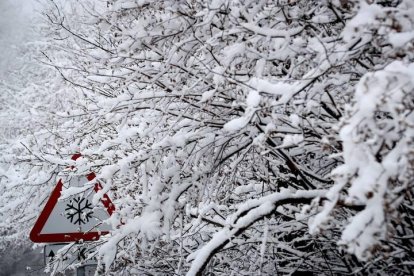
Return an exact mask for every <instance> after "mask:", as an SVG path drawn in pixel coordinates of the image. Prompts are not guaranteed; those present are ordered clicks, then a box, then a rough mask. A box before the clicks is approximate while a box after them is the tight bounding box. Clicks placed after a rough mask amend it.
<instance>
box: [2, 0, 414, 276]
mask: <svg viewBox="0 0 414 276" xmlns="http://www.w3.org/2000/svg"><path fill="white" fill-rule="evenodd" d="M374 2H375V3H368V2H366V1H356V0H355V1H328V0H326V1H316V0H315V1H259V0H257V1H248V0H246V1H242V0H239V1H231V0H229V1H225V0H213V1H197V0H187V1H181V0H180V1H172V0H171V1H168V0H166V1H145V0H142V1H132V0H118V1H112V0H110V1H99V0H88V1H84V0H82V1H76V0H71V1H68V0H66V1H58V0H51V1H49V2H48V3H47V4H48V5H47V9H46V10H45V13H44V17H45V19H47V25H46V26H45V28H44V31H45V32H48V33H47V35H48V37H49V39H50V41H49V44H48V46H47V47H48V48H47V49H46V50H45V51H43V52H42V54H43V55H44V58H43V61H44V62H45V63H46V64H48V65H50V66H52V67H54V68H55V69H56V71H57V72H58V73H59V78H57V79H59V80H63V82H64V86H63V89H67V90H64V91H65V93H66V94H65V95H68V96H69V95H70V100H67V101H66V102H65V104H63V105H62V107H61V108H59V109H54V110H56V112H53V114H51V115H50V116H52V117H53V118H54V119H53V123H52V122H51V123H50V124H53V125H54V128H53V129H52V128H50V129H49V132H48V133H49V134H50V136H47V137H44V136H45V135H44V134H37V135H35V137H37V140H30V141H31V142H30V141H27V143H26V144H25V147H27V150H30V153H28V152H26V153H25V154H28V156H27V157H20V158H19V159H18V160H15V163H14V164H13V167H16V168H19V170H21V171H23V172H24V173H25V174H24V177H22V178H21V179H18V180H16V179H13V180H8V179H5V180H4V181H5V183H9V184H8V185H11V186H10V187H8V186H7V187H8V188H7V191H10V190H12V192H10V194H11V196H10V197H6V201H8V202H10V201H11V202H13V204H14V205H13V207H14V208H16V209H17V210H22V208H23V209H24V208H27V202H24V201H23V200H22V202H18V201H16V200H18V199H19V198H20V199H21V194H19V189H28V188H27V186H28V187H31V186H30V185H27V183H29V182H30V180H32V179H36V183H39V181H38V179H40V178H41V177H39V175H36V174H35V173H34V171H32V170H33V168H37V169H39V168H41V170H42V171H43V176H44V177H46V179H47V181H46V182H47V183H48V185H45V184H46V182H45V183H43V184H40V183H39V184H37V185H38V186H36V187H38V188H36V190H35V192H34V193H31V194H27V193H26V194H25V196H27V197H28V198H31V197H33V196H35V195H36V194H37V193H38V194H43V197H42V198H44V197H45V194H46V193H47V191H48V189H50V187H51V186H53V184H54V183H55V180H56V174H55V173H56V172H57V171H58V170H59V169H61V168H62V166H67V165H73V162H72V163H70V162H69V161H66V160H67V159H69V156H70V155H71V154H72V153H75V152H79V151H80V152H81V153H82V155H83V158H81V159H79V160H78V161H77V162H76V166H77V168H78V169H79V171H78V172H86V171H90V170H92V171H95V172H97V174H98V179H100V181H101V182H102V183H103V187H104V189H103V192H109V193H110V194H111V196H112V197H113V198H114V201H115V202H116V206H117V212H116V215H114V217H113V218H112V219H111V222H112V223H113V225H114V229H115V230H114V231H113V232H112V233H111V235H110V236H107V237H105V238H102V239H101V240H100V241H99V242H97V246H98V247H97V248H98V249H97V253H96V254H97V255H98V256H99V259H100V260H101V264H105V270H106V271H107V273H115V274H116V275H119V273H121V272H125V273H130V274H139V275H146V274H148V275H153V274H156V275H158V274H165V275H174V274H177V275H181V274H185V273H188V275H197V274H203V273H204V274H205V275H253V274H255V275H256V274H269V275H291V274H292V273H295V272H296V271H307V272H309V273H310V272H313V273H315V274H320V275H343V274H352V273H354V274H361V275H366V274H367V273H374V272H375V273H381V271H382V272H383V273H384V274H386V275H391V274H392V275H405V274H408V275H409V274H410V273H411V272H410V271H411V270H412V269H413V265H412V264H413V254H412V249H413V238H412V237H413V234H414V233H413V210H412V195H413V194H412V193H413V189H412V183H413V166H414V152H413V143H414V115H413V112H412V111H413V108H414V91H413V90H414V74H413V72H414V70H413V69H414V65H412V63H411V62H412V61H413V57H414V51H413V50H414V49H413V38H414V32H413V30H414V29H413V24H414V16H413V14H414V4H412V3H411V1H374ZM50 93H51V92H50ZM62 101H63V99H62ZM42 135H43V136H42ZM39 139H41V140H42V142H41V143H40V144H36V143H35V141H39ZM23 152H24V151H23ZM21 155H23V153H22V154H21ZM36 165H37V166H36ZM45 170H47V171H45ZM44 181H45V180H43V182H44ZM40 182H42V181H40ZM11 183H13V184H11ZM22 184H23V185H22ZM22 186H24V188H22ZM10 198H16V199H12V200H10ZM2 200H3V201H4V199H3V198H2ZM39 203H40V201H39ZM0 206H1V205H0ZM8 206H9V207H10V203H3V207H2V208H6V209H7V208H8ZM9 209H10V208H8V209H7V210H9ZM9 213H10V215H9V217H16V214H14V213H12V212H9ZM28 218H31V217H30V215H28V214H27V213H25V215H24V216H23V217H22V218H21V219H20V220H16V221H17V222H19V223H21V221H22V220H27V219H28ZM119 221H122V225H121V226H120V227H119ZM30 223H32V220H30V221H27V222H25V223H23V225H25V226H24V227H28V225H30ZM24 227H23V228H21V229H27V228H24ZM309 230H310V231H309ZM102 269H103V268H102Z"/></svg>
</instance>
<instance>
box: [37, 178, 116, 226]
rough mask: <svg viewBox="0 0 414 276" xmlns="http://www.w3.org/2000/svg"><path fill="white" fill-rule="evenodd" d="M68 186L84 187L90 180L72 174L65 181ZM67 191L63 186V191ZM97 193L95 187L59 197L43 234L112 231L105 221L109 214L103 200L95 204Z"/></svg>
mask: <svg viewBox="0 0 414 276" xmlns="http://www.w3.org/2000/svg"><path fill="white" fill-rule="evenodd" d="M68 181H69V183H68ZM63 183H64V185H65V186H66V187H68V188H70V187H84V186H85V184H86V183H88V180H87V178H86V177H85V176H71V177H70V179H69V177H68V180H66V183H65V181H64V182H63ZM64 191H65V187H63V189H62V192H64ZM94 195H95V191H94V189H93V187H91V188H90V189H87V190H86V191H84V192H81V193H77V194H74V195H72V196H70V197H68V198H66V199H63V200H61V199H59V201H58V202H57V203H56V205H55V207H54V208H53V210H52V212H51V213H50V216H49V218H48V219H47V221H46V223H45V225H44V227H43V229H42V231H41V234H59V233H75V232H81V233H87V232H101V231H110V230H112V227H111V226H110V225H109V224H107V223H104V222H103V221H104V220H106V219H108V218H109V214H108V212H107V210H106V209H105V207H104V206H103V204H102V202H101V201H99V202H98V204H97V205H95V206H94V205H93V203H92V199H93V196H94Z"/></svg>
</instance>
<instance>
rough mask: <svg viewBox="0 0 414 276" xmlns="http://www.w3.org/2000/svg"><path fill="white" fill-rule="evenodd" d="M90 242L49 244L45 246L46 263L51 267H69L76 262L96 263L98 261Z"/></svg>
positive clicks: (83, 263) (84, 263)
mask: <svg viewBox="0 0 414 276" xmlns="http://www.w3.org/2000/svg"><path fill="white" fill-rule="evenodd" d="M89 246H91V245H90V244H87V243H85V244H82V245H79V244H67V243H57V244H48V245H45V247H44V252H43V253H44V260H45V265H46V266H49V267H56V266H57V267H67V266H69V265H72V264H75V263H81V264H82V265H96V264H97V263H98V262H97V260H96V258H95V257H94V256H92V255H91V251H92V249H93V248H90V247H89Z"/></svg>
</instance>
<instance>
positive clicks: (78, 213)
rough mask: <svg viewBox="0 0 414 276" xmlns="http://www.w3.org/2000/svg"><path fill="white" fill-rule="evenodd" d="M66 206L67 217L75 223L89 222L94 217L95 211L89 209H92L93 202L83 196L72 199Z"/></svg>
mask: <svg viewBox="0 0 414 276" xmlns="http://www.w3.org/2000/svg"><path fill="white" fill-rule="evenodd" d="M85 200H86V201H85ZM66 206H67V207H66V209H65V211H66V217H67V218H68V219H70V222H71V223H73V224H79V225H81V224H85V223H88V222H89V219H90V218H91V217H92V214H93V211H88V210H92V204H91V203H90V202H89V201H88V200H87V199H85V198H83V197H78V198H74V199H71V200H70V202H69V203H68V204H66Z"/></svg>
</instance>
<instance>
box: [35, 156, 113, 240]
mask: <svg viewBox="0 0 414 276" xmlns="http://www.w3.org/2000/svg"><path fill="white" fill-rule="evenodd" d="M80 156H81V155H80V154H75V155H73V156H72V160H76V159H78V158H79V157H80ZM95 177H96V175H95V173H93V172H92V173H90V174H88V175H87V176H86V178H87V179H88V181H92V180H93V179H95ZM62 187H63V182H62V180H61V179H60V180H59V181H58V183H57V184H56V187H55V189H53V191H52V193H51V195H50V197H49V200H48V201H47V202H46V205H45V207H44V208H43V211H42V212H41V213H40V216H39V218H38V219H37V221H36V223H35V225H34V226H33V229H32V231H31V232H30V240H31V241H32V242H37V243H43V242H75V241H81V240H82V241H95V240H98V239H99V237H100V236H101V235H106V234H108V233H109V232H108V231H100V232H86V233H79V232H75V233H56V234H41V232H42V230H43V227H44V226H45V224H46V222H47V219H48V218H49V216H50V214H51V213H52V211H53V209H54V208H55V206H56V203H57V202H58V199H59V197H60V193H61V192H62ZM99 190H102V186H101V184H100V183H99V182H97V183H96V184H95V187H94V191H95V192H98V191H99ZM101 202H102V204H103V205H104V207H105V209H106V211H107V212H108V214H109V216H111V215H112V213H113V212H114V211H115V206H114V204H113V203H112V201H111V199H110V198H109V196H108V195H107V194H104V195H103V196H102V199H101Z"/></svg>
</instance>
